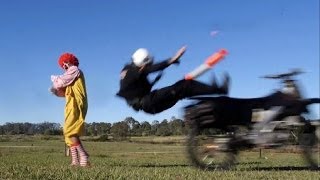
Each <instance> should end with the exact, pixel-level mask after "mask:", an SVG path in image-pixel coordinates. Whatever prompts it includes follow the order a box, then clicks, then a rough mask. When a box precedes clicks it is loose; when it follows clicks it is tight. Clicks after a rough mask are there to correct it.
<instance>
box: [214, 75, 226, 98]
mask: <svg viewBox="0 0 320 180" xmlns="http://www.w3.org/2000/svg"><path fill="white" fill-rule="evenodd" d="M229 84H230V77H229V75H228V74H224V78H223V84H222V85H221V86H220V87H219V86H218V85H217V83H216V78H215V76H214V77H213V82H212V83H211V86H212V88H213V89H214V93H215V94H221V95H228V94H229Z"/></svg>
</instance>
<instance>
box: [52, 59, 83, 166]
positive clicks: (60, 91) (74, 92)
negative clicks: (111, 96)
mask: <svg viewBox="0 0 320 180" xmlns="http://www.w3.org/2000/svg"><path fill="white" fill-rule="evenodd" d="M58 63H59V66H60V67H61V68H62V69H63V70H64V71H65V72H64V74H62V75H57V76H56V75H52V76H51V81H52V87H51V88H50V91H51V92H52V93H53V94H54V95H56V96H58V97H65V99H66V105H65V111H64V116H65V120H64V125H63V135H64V138H65V142H66V144H67V145H68V146H69V148H70V151H71V161H72V162H71V165H73V166H79V165H80V166H88V165H89V162H88V157H89V155H88V153H87V152H86V151H85V149H84V147H83V146H82V143H81V141H80V138H79V137H80V136H81V135H82V134H83V132H84V120H85V116H86V114H87V109H88V102H87V92H86V85H85V78H84V75H83V72H82V71H81V70H80V69H79V68H78V66H79V61H78V59H77V57H76V56H74V55H73V54H71V53H64V54H62V55H61V56H60V58H59V61H58Z"/></svg>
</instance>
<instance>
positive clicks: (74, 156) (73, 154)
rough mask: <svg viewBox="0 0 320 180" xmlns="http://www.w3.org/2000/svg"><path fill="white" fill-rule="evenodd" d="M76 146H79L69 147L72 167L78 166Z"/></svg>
mask: <svg viewBox="0 0 320 180" xmlns="http://www.w3.org/2000/svg"><path fill="white" fill-rule="evenodd" d="M77 146H79V145H72V146H71V147H70V153H71V165H73V166H77V165H79V156H78V151H77Z"/></svg>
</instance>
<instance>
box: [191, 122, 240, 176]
mask: <svg viewBox="0 0 320 180" xmlns="http://www.w3.org/2000/svg"><path fill="white" fill-rule="evenodd" d="M221 132H222V130H221V129H213V128H206V129H199V128H198V126H194V127H193V128H192V129H191V130H190V133H189V136H188V139H187V150H188V154H189V158H190V160H191V162H192V164H193V165H194V166H196V167H198V168H200V169H204V170H218V169H219V170H228V169H230V168H231V167H232V166H233V165H234V164H235V161H236V155H237V151H236V150H235V149H234V148H231V147H230V142H231V140H232V139H233V135H226V133H221Z"/></svg>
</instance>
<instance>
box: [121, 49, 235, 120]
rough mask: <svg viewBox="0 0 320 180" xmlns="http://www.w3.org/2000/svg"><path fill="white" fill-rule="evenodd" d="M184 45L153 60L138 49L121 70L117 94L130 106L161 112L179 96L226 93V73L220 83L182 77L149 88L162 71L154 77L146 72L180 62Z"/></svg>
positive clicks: (178, 98)
mask: <svg viewBox="0 0 320 180" xmlns="http://www.w3.org/2000/svg"><path fill="white" fill-rule="evenodd" d="M185 51H186V47H185V46H183V47H181V48H180V49H179V50H178V51H177V52H176V54H175V55H174V56H173V57H171V58H169V59H166V60H163V61H160V62H158V63H154V62H153V61H154V58H153V57H152V56H151V55H150V54H149V52H148V50H147V49H145V48H139V49H137V50H136V51H135V52H134V53H133V55H132V58H131V63H129V64H126V65H125V66H124V68H123V69H122V71H121V73H120V77H121V80H120V90H119V91H118V93H117V95H118V96H120V97H121V98H124V99H125V100H126V102H127V104H128V105H129V106H131V107H132V108H133V109H134V110H136V111H140V110H141V111H144V112H146V113H149V114H156V113H160V112H162V111H164V110H166V109H169V108H171V107H173V106H174V105H175V104H176V103H177V102H178V101H179V100H182V99H184V98H187V97H192V96H197V95H209V94H220V95H226V94H228V86H229V76H225V77H224V82H223V85H222V86H218V85H217V83H216V82H215V81H213V82H212V84H205V83H202V82H199V81H196V80H193V79H192V78H184V79H182V80H180V81H178V82H176V83H175V84H173V85H171V86H167V87H163V88H160V89H154V90H153V89H152V87H153V85H154V84H155V83H156V82H157V81H158V80H159V79H160V78H161V73H160V74H159V75H158V76H157V77H156V78H155V80H154V81H152V82H150V81H149V80H148V75H149V74H151V73H154V72H159V71H160V72H161V71H163V70H164V69H166V68H167V67H169V66H170V65H172V64H179V59H180V57H181V56H182V55H183V54H184V53H185Z"/></svg>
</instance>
